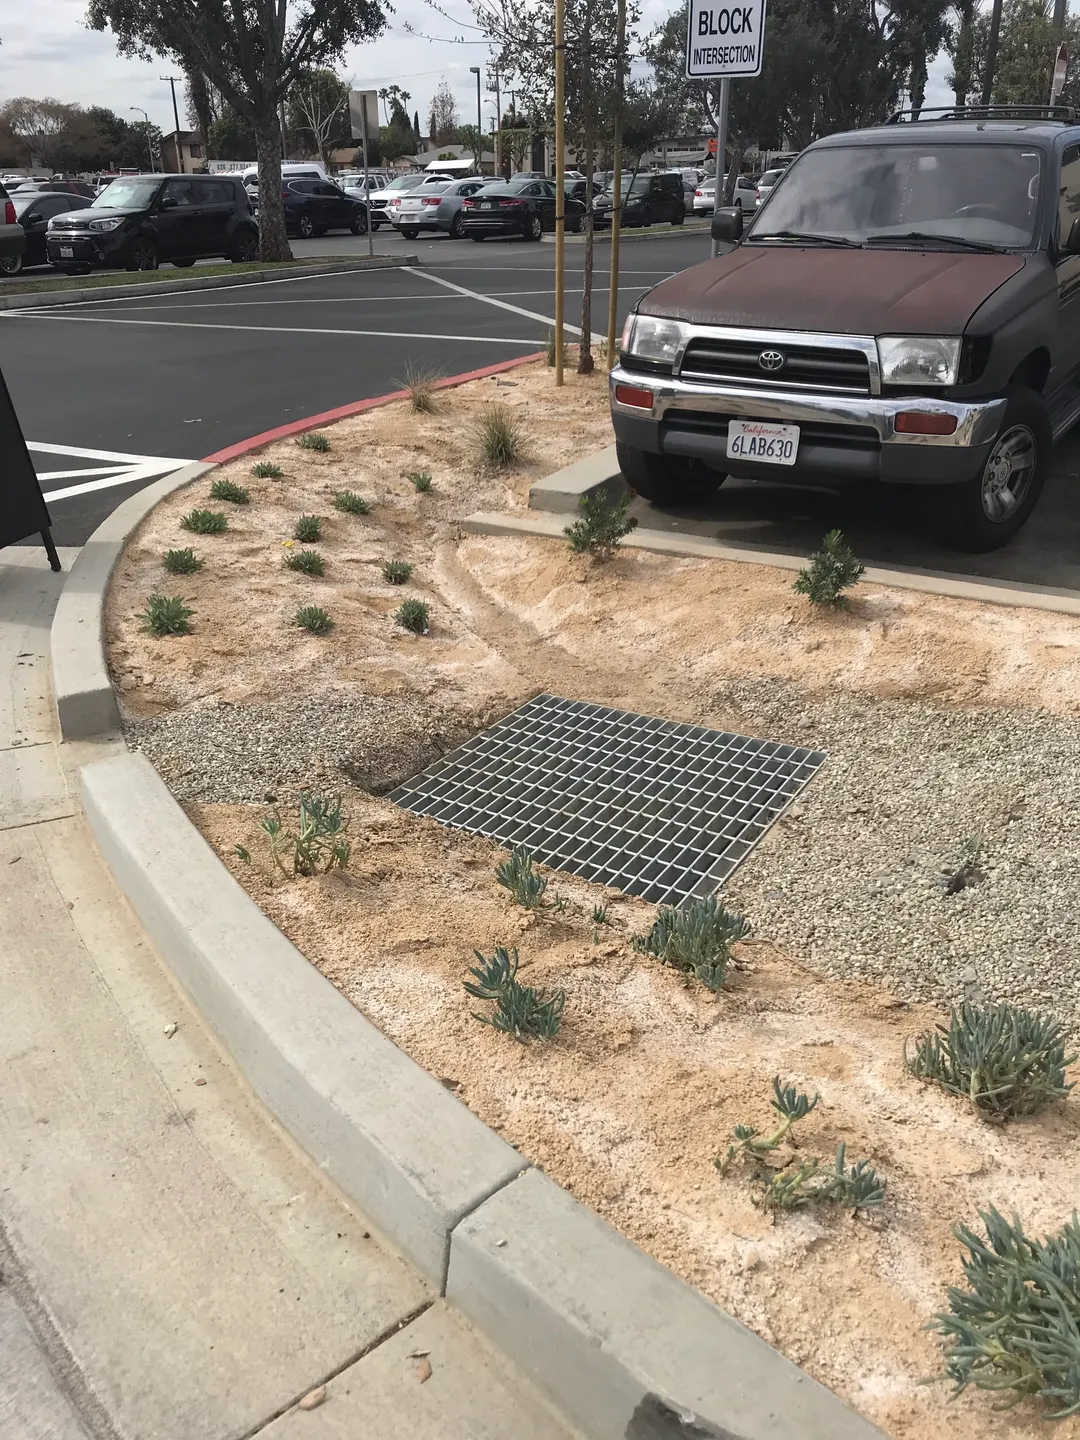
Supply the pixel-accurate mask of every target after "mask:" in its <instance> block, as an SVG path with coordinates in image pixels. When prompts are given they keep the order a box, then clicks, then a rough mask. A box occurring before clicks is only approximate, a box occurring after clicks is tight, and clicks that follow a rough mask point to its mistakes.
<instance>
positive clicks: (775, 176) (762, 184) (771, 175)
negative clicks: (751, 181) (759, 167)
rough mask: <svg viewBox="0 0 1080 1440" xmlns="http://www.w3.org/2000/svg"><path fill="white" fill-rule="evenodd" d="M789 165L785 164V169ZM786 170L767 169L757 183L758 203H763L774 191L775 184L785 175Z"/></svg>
mask: <svg viewBox="0 0 1080 1440" xmlns="http://www.w3.org/2000/svg"><path fill="white" fill-rule="evenodd" d="M786 168H787V167H786V166H785V167H784V169H786ZM783 173H784V170H766V171H765V174H764V175H762V177H761V179H760V180H759V181H758V183H757V203H758V204H759V205H763V204H764V203H765V201H766V200H767V199H768V198H769V196H770V195H771V194H772V192H773V186H774V185H775V184H776V182H777V181H778V180H779V179H780V176H781V175H783Z"/></svg>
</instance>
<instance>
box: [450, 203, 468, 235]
mask: <svg viewBox="0 0 1080 1440" xmlns="http://www.w3.org/2000/svg"><path fill="white" fill-rule="evenodd" d="M464 238H465V217H464V216H463V215H462V213H461V211H460V210H459V211H458V213H457V214H456V215H455V216H454V218H453V220H451V222H450V239H451V240H463V239H464Z"/></svg>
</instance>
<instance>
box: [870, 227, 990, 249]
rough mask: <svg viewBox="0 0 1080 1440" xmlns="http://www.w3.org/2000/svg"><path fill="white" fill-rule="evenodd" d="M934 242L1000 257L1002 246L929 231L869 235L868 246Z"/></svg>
mask: <svg viewBox="0 0 1080 1440" xmlns="http://www.w3.org/2000/svg"><path fill="white" fill-rule="evenodd" d="M913 240H916V241H926V240H933V241H934V242H935V244H936V243H937V242H939V241H940V242H941V243H942V244H945V245H959V246H960V248H961V250H978V251H980V252H981V253H982V254H984V255H1000V254H1001V246H1000V245H988V244H987V243H986V241H985V240H966V239H965V238H964V237H963V236H962V235H934V234H931V232H930V231H929V230H909V231H908V232H907V233H906V234H904V235H868V236H867V237H866V244H867V245H906V244H908V243H909V242H911V241H913Z"/></svg>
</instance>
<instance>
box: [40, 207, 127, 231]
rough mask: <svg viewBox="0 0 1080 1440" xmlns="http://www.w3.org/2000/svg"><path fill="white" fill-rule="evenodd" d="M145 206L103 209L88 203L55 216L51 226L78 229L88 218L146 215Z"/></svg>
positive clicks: (108, 218)
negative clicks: (79, 208) (80, 207)
mask: <svg viewBox="0 0 1080 1440" xmlns="http://www.w3.org/2000/svg"><path fill="white" fill-rule="evenodd" d="M145 214H146V208H145V206H137V207H135V208H131V209H126V210H116V209H113V208H111V207H110V208H109V209H107V210H106V209H102V208H100V207H99V206H97V205H87V206H86V207H85V208H84V209H82V210H68V211H67V213H66V214H63V215H57V216H55V217H54V218H53V221H52V225H51V228H52V229H53V230H78V229H80V228H81V227H82V226H83V225H85V224H86V222H87V221H88V220H112V219H115V217H116V216H117V215H121V216H125V215H145Z"/></svg>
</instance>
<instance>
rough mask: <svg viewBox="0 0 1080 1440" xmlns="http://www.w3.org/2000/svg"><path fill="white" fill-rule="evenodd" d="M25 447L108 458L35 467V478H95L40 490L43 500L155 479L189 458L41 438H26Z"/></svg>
mask: <svg viewBox="0 0 1080 1440" xmlns="http://www.w3.org/2000/svg"><path fill="white" fill-rule="evenodd" d="M26 446H27V449H28V450H31V451H35V452H36V453H37V454H39V455H70V456H78V457H79V458H80V459H85V460H108V461H110V462H112V463H110V464H108V465H94V466H88V467H79V468H77V469H73V470H39V471H38V472H37V478H38V481H39V482H46V481H49V480H77V479H80V478H81V477H82V476H84V475H96V476H98V477H99V478H98V479H96V480H85V481H83V482H82V483H81V484H79V485H65V486H63V487H62V488H61V489H59V490H46V491H44V495H45V499H46V500H69V499H71V497H72V496H74V495H88V494H89V493H90V492H91V491H93V490H108V489H111V488H112V487H113V486H114V485H130V484H132V482H133V481H138V480H156V479H157V478H158V477H159V476H161V475H169V474H171V473H172V472H173V471H174V470H182V469H183V468H184V466H185V465H191V464H193V463H194V462H193V461H191V460H180V459H177V458H175V457H170V456H167V455H129V454H127V453H126V452H125V451H123V450H91V449H88V448H87V447H86V446H84V445H53V444H49V443H46V442H45V441H44V440H28V441H27V442H26Z"/></svg>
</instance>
